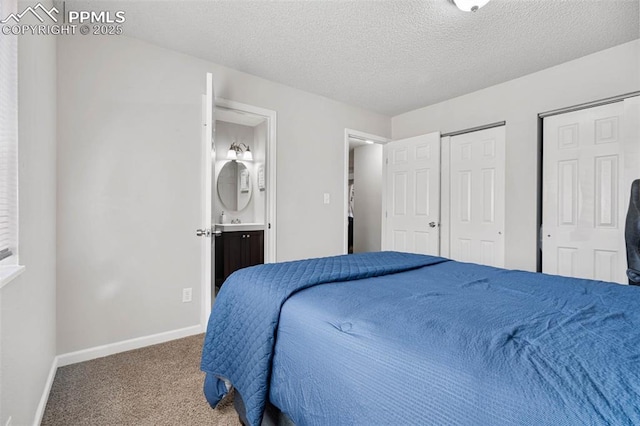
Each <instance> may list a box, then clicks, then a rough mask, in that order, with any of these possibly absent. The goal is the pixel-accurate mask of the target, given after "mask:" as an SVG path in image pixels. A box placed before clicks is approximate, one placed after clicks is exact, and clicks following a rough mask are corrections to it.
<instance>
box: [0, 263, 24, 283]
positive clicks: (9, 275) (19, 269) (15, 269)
mask: <svg viewBox="0 0 640 426" xmlns="http://www.w3.org/2000/svg"><path fill="white" fill-rule="evenodd" d="M24 269H25V268H24V266H21V265H6V266H0V288H2V287H4V286H5V285H7V284H9V283H10V282H11V281H13V279H14V278H16V277H17V276H19V275H20V274H22V273H23V272H24Z"/></svg>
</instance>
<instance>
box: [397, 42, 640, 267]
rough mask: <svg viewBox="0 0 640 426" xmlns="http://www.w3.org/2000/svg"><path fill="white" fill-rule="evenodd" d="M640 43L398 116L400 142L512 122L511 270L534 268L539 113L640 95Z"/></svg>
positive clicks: (508, 193)
mask: <svg viewBox="0 0 640 426" xmlns="http://www.w3.org/2000/svg"><path fill="white" fill-rule="evenodd" d="M639 64H640V40H635V41H633V42H629V43H625V44H622V45H620V46H616V47H613V48H611V49H607V50H604V51H601V52H598V53H595V54H592V55H589V56H585V57H583V58H580V59H577V60H574V61H571V62H567V63H565V64H562V65H558V66H556V67H552V68H549V69H546V70H543V71H540V72H537V73H534V74H530V75H527V76H524V77H521V78H518V79H515V80H512V81H509V82H506V83H503V84H499V85H496V86H492V87H489V88H487V89H484V90H480V91H477V92H474V93H470V94H467V95H464V96H460V97H458V98H455V99H451V100H448V101H445V102H441V103H438V104H435V105H431V106H428V107H425V108H421V109H417V110H415V111H410V112H407V113H405V114H402V115H398V116H396V117H393V118H392V129H393V131H392V133H393V139H402V138H407V137H411V136H416V135H420V134H425V133H430V132H433V131H440V132H442V133H446V132H452V131H456V130H462V129H466V128H470V127H474V126H479V125H483V124H488V123H493V122H498V121H503V120H504V121H506V122H507V125H506V138H507V142H506V144H507V149H506V180H507V186H506V234H505V244H506V247H505V248H506V266H507V267H508V268H518V269H525V270H535V268H536V251H537V235H538V230H537V224H536V221H537V219H536V217H537V209H538V204H537V203H538V200H537V185H538V157H539V152H538V120H537V115H538V113H541V112H545V111H549V110H553V109H557V108H562V107H567V106H571V105H576V104H579V103H584V102H589V101H594V100H598V99H603V98H607V97H611V96H616V95H621V94H624V93H629V92H633V91H637V90H640V66H639Z"/></svg>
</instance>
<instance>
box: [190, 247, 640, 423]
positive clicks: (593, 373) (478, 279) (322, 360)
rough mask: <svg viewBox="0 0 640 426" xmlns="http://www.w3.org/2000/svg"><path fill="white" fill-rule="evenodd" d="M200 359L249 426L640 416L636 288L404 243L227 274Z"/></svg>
mask: <svg viewBox="0 0 640 426" xmlns="http://www.w3.org/2000/svg"><path fill="white" fill-rule="evenodd" d="M201 368H202V370H203V371H205V373H206V379H205V384H204V392H205V396H206V398H207V400H208V401H209V403H210V404H211V405H212V406H215V404H217V403H218V401H219V400H220V399H221V398H222V397H223V396H224V395H225V394H226V393H227V392H228V391H229V389H230V387H231V386H233V387H234V388H235V392H236V398H237V399H238V401H240V403H239V404H238V406H239V408H240V411H241V412H240V413H239V414H240V416H241V418H242V419H243V421H244V422H245V423H246V424H250V425H252V426H253V425H258V424H261V422H262V421H263V419H264V418H266V417H267V416H265V415H264V414H265V410H267V414H269V413H271V412H272V411H273V410H275V411H276V412H278V413H283V417H284V418H286V419H288V420H290V421H291V422H292V423H294V424H296V425H341V424H349V425H356V424H357V425H360V424H361V425H373V424H411V425H448V424H451V425H453V424H455V425H605V424H616V425H627V424H628V425H633V424H636V425H637V424H640V288H638V287H632V286H622V285H618V284H613V283H605V282H600V281H590V280H581V279H574V278H563V277H558V276H551V275H544V274H535V273H530V272H523V271H512V270H505V269H499V268H492V267H487V266H480V265H475V264H469V263H461V262H455V261H451V260H448V259H444V258H440V257H433V256H422V255H414V254H406V253H395V252H382V253H366V254H357V255H347V256H335V257H329V258H320V259H310V260H304V261H297V262H286V263H278V264H271V265H260V266H256V267H251V268H247V269H243V270H240V271H237V272H236V273H234V274H233V275H232V276H230V277H229V278H228V280H227V282H226V283H225V284H224V285H223V287H222V290H221V291H220V293H219V295H218V298H217V299H216V303H215V305H214V308H213V312H212V314H211V318H210V321H209V325H208V330H207V335H206V337H205V344H204V346H203V355H202V364H201Z"/></svg>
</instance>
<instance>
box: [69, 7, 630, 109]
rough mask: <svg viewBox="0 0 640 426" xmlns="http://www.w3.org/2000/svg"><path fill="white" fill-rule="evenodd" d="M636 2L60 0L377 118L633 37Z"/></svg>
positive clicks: (132, 32)
mask: <svg viewBox="0 0 640 426" xmlns="http://www.w3.org/2000/svg"><path fill="white" fill-rule="evenodd" d="M639 3H640V0H492V1H491V2H490V3H489V4H488V5H487V6H485V7H484V8H482V9H480V11H478V12H476V13H466V12H461V11H459V10H458V9H457V8H456V7H455V6H453V4H451V3H450V2H449V0H422V1H414V0H378V1H369V0H351V1H348V0H343V1H332V0H322V1H320V0H298V1H265V0H263V1H243V0H235V1H229V0H227V1H206V2H205V1H160V2H150V1H117V0H116V1H109V2H107V3H104V2H95V1H92V2H86V1H67V8H70V7H79V6H78V5H84V6H85V8H87V7H88V5H91V7H90V9H91V10H96V9H98V8H100V7H103V6H106V5H108V8H109V9H111V10H118V9H121V10H124V11H125V12H126V17H127V21H126V23H125V25H124V31H125V34H126V35H129V36H132V37H136V38H139V39H142V40H146V41H149V42H151V43H154V44H156V45H159V46H162V47H166V48H169V49H173V50H176V51H180V52H184V53H187V54H190V55H193V56H196V57H199V58H203V59H206V60H209V61H212V62H215V63H218V64H221V65H225V66H228V67H231V68H235V69H237V70H240V71H244V72H247V73H249V74H253V75H257V76H260V77H264V78H266V79H269V80H272V81H276V82H280V83H283V84H286V85H289V86H293V87H296V88H299V89H302V90H306V91H309V92H313V93H317V94H320V95H323V96H326V97H328V98H332V99H336V100H338V101H342V102H345V103H347V104H352V105H357V106H360V107H363V108H366V109H369V110H373V111H377V112H380V113H383V114H386V115H390V116H392V115H396V114H400V113H403V112H406V111H409V110H412V109H415V108H419V107H423V106H426V105H430V104H433V103H436V102H439V101H442V100H445V99H450V98H452V97H455V96H459V95H462V94H465V93H469V92H472V91H475V90H478V89H481V88H484V87H488V86H491V85H494V84H497V83H500V82H503V81H507V80H510V79H513V78H516V77H519V76H522V75H526V74H529V73H532V72H535V71H538V70H541V69H544V68H548V67H550V66H553V65H557V64H560V63H562V62H566V61H569V60H572V59H575V58H578V57H581V56H584V55H587V54H589V53H593V52H596V51H599V50H602V49H606V48H608V47H612V46H615V45H618V44H622V43H624V42H627V41H631V40H633V39H637V38H639V37H640V23H639V22H640V19H639V18H640V9H639Z"/></svg>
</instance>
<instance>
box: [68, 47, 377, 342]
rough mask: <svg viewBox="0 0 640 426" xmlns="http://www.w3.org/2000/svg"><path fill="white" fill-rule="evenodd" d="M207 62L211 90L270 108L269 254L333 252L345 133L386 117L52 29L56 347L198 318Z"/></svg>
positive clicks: (190, 61)
mask: <svg viewBox="0 0 640 426" xmlns="http://www.w3.org/2000/svg"><path fill="white" fill-rule="evenodd" d="M207 71H210V72H212V73H213V74H214V81H215V84H216V94H217V96H218V97H222V98H225V99H230V100H234V101H237V102H241V103H246V104H250V105H254V106H258V107H262V108H266V109H271V110H275V111H276V112H277V114H278V117H277V141H278V142H277V143H278V154H277V184H278V187H277V210H278V218H277V259H278V260H288V259H296V258H304V257H313V256H324V255H332V254H338V253H341V252H342V245H343V241H342V232H343V221H344V217H343V206H342V203H341V202H340V201H339V200H341V196H342V194H343V185H344V182H342V170H341V165H342V164H343V161H342V155H343V140H344V129H345V128H356V129H361V130H363V131H366V132H369V133H373V134H379V135H384V136H388V135H389V134H390V119H389V118H388V117H384V116H381V115H378V114H374V113H370V112H367V111H365V110H362V109H359V108H355V107H351V106H347V105H344V104H341V103H338V102H335V101H332V100H330V99H327V98H323V97H321V96H317V95H314V94H311V93H307V92H303V91H300V90H296V89H293V88H290V87H286V86H283V85H280V84H276V83H273V82H269V81H266V80H263V79H260V78H257V77H254V76H251V75H248V74H244V73H240V72H237V71H234V70H231V69H228V68H225V67H222V66H219V65H216V64H213V63H209V62H205V61H202V60H199V59H196V58H194V57H190V56H187V55H182V54H179V53H176V52H173V51H170V50H166V49H162V48H158V47H155V46H153V45H150V44H147V43H145V42H142V41H138V40H135V39H131V38H127V37H123V36H118V37H60V38H59V40H58V76H59V79H58V111H59V117H58V126H59V132H58V136H59V140H58V151H57V154H58V222H57V225H58V235H59V238H58V246H57V248H58V264H57V265H58V275H57V279H58V305H57V306H58V322H57V324H58V353H66V352H70V351H75V350H80V349H83V348H89V347H94V346H97V345H103V344H107V343H110V342H117V341H121V340H124V339H129V338H134V337H139V336H145V335H150V334H153V333H159V332H163V331H168V330H173V329H179V328H182V327H187V326H191V325H194V324H198V323H199V313H200V303H199V298H200V279H199V277H200V272H199V269H200V260H199V245H200V242H199V240H198V239H197V238H196V237H195V236H194V234H195V230H196V228H199V227H202V226H203V225H205V224H202V223H200V211H201V205H200V202H201V201H200V186H199V184H200V170H199V164H200V159H199V155H200V148H199V146H200V145H199V144H200V133H201V132H200V117H201V111H200V109H201V108H200V106H201V94H202V93H204V90H205V87H204V79H205V73H206V72H207ZM324 192H328V193H330V194H331V195H332V203H331V204H329V205H324V204H323V195H322V194H323V193H324ZM183 287H193V296H194V302H193V303H190V304H183V303H181V300H180V299H181V289H182V288H183Z"/></svg>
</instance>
